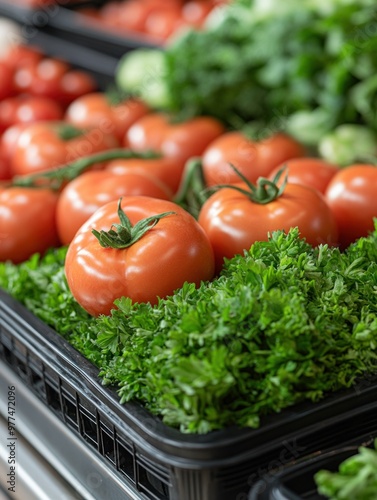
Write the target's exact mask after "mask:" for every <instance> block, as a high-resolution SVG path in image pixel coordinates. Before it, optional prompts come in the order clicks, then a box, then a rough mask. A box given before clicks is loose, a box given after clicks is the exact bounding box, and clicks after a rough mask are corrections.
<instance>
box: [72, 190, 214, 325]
mask: <svg viewBox="0 0 377 500" xmlns="http://www.w3.org/2000/svg"><path fill="white" fill-rule="evenodd" d="M65 272H66V276H67V280H68V285H69V287H70V290H71V292H72V294H73V296H74V297H75V299H76V300H77V302H78V303H79V304H80V305H81V306H82V307H83V308H84V309H85V310H86V311H88V312H89V313H90V314H91V315H93V316H98V315H100V314H109V313H110V311H111V309H114V308H115V305H114V301H115V300H116V299H118V298H120V297H123V296H124V297H129V298H130V299H131V300H132V302H150V303H151V304H155V303H157V302H158V298H159V297H160V298H163V297H166V296H168V295H170V294H172V293H173V292H174V290H176V289H178V288H180V287H181V286H182V285H183V284H184V283H185V282H186V281H188V282H191V283H195V284H196V285H199V284H200V283H201V281H206V280H210V279H212V277H213V275H214V256H213V250H212V247H211V244H210V242H209V240H208V237H207V236H206V234H205V232H204V231H203V229H202V228H201V227H200V225H199V224H198V222H197V221H196V220H195V219H194V217H192V216H191V215H190V214H189V213H188V212H186V211H185V210H184V209H183V208H181V207H179V206H178V205H176V204H175V203H173V202H171V201H165V200H159V199H156V198H150V197H145V196H131V197H127V198H124V199H122V200H120V201H119V202H117V201H112V202H110V203H108V204H106V205H104V206H103V207H101V208H100V209H99V210H97V211H96V212H95V213H94V214H93V215H92V216H91V217H90V218H89V219H88V220H87V222H85V223H84V225H83V226H82V227H81V228H80V229H79V231H78V232H77V233H76V236H75V238H74V239H73V241H72V243H71V244H70V245H69V248H68V253H67V258H66V263H65Z"/></svg>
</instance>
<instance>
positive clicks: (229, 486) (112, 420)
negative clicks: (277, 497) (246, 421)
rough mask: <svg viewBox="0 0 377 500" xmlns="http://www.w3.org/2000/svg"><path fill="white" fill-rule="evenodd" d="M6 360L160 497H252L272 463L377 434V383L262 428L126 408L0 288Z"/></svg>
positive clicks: (93, 445)
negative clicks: (200, 425) (199, 427)
mask: <svg viewBox="0 0 377 500" xmlns="http://www.w3.org/2000/svg"><path fill="white" fill-rule="evenodd" d="M0 359H2V360H3V361H4V362H5V363H6V364H7V365H8V366H9V367H10V368H11V369H12V370H13V372H14V373H16V374H17V375H19V376H21V377H22V379H23V381H24V383H25V385H26V386H27V387H28V388H29V389H30V391H31V392H32V393H33V394H35V395H36V396H37V397H38V398H39V399H40V400H41V401H42V402H43V403H44V404H45V405H46V406H47V407H48V408H49V409H50V410H51V411H52V412H53V413H54V414H55V415H56V416H57V417H58V418H59V419H60V420H61V421H62V422H64V424H65V425H66V426H67V427H68V428H69V429H70V430H71V431H72V432H73V433H74V435H75V436H77V438H78V439H79V440H80V441H82V443H84V444H85V446H87V447H88V449H90V450H91V451H92V452H93V460H95V459H98V460H101V461H104V462H105V463H106V466H107V467H108V468H110V469H111V470H112V471H114V473H115V474H116V475H117V477H118V478H119V480H121V481H123V482H124V483H125V484H127V485H129V486H130V487H132V488H133V489H134V490H135V491H138V492H139V493H140V495H141V498H148V499H156V500H246V499H247V497H248V494H249V491H250V488H251V486H252V485H253V484H255V483H257V482H258V480H260V479H261V478H262V477H264V476H265V474H266V473H268V472H269V471H270V470H271V469H276V468H280V467H282V466H284V465H286V464H289V463H292V462H295V461H297V460H299V459H301V458H303V457H305V456H307V455H310V454H312V453H315V452H318V451H320V450H324V449H327V448H329V447H336V446H339V444H340V443H342V442H344V436H347V437H348V439H352V438H355V439H356V438H357V437H358V436H360V434H361V433H363V434H365V433H376V432H377V382H376V379H374V378H370V379H365V380H362V381H360V383H359V384H358V385H357V386H355V388H354V389H350V390H346V391H339V392H338V393H337V394H333V395H330V396H328V397H327V398H325V399H324V400H323V401H322V402H320V403H316V404H311V403H304V404H300V405H296V406H295V407H292V408H290V409H287V410H285V411H282V412H281V413H280V414H279V415H272V416H270V417H268V418H265V419H263V421H262V425H261V427H260V428H259V429H235V428H232V429H227V430H223V431H216V432H211V433H209V434H207V435H188V434H183V433H180V432H179V431H178V430H176V429H172V428H170V427H168V426H166V425H164V424H163V423H162V422H161V421H160V420H159V419H158V418H157V417H155V416H153V415H151V414H150V413H148V412H147V411H146V410H145V409H144V408H143V407H142V406H141V405H139V404H136V403H127V404H125V405H120V404H119V402H118V397H117V394H116V392H115V391H113V390H112V389H110V388H107V387H104V386H102V384H101V380H100V379H99V378H98V370H97V369H96V368H95V367H94V366H93V365H92V364H91V363H90V362H88V361H87V360H85V359H84V358H83V356H81V355H80V354H79V353H78V352H77V351H76V350H75V349H73V348H72V347H71V346H70V345H69V344H68V343H67V342H66V341H65V340H64V339H63V338H62V337H60V336H59V335H58V334H57V333H56V332H54V331H53V330H52V329H51V328H49V327H48V326H46V325H45V324H44V323H43V322H42V321H40V320H39V319H38V318H36V317H35V316H34V315H33V314H31V313H30V312H29V311H27V310H26V309H25V308H24V307H23V306H22V305H21V304H20V303H18V302H17V301H15V300H14V299H12V298H11V297H10V296H9V295H8V294H6V293H5V292H4V291H2V290H0Z"/></svg>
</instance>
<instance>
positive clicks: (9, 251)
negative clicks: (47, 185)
mask: <svg viewBox="0 0 377 500" xmlns="http://www.w3.org/2000/svg"><path fill="white" fill-rule="evenodd" d="M57 203H58V194H57V193H55V192H54V191H52V190H50V189H39V188H33V189H30V188H24V187H6V188H4V189H1V187H0V261H1V262H4V261H8V260H9V261H11V262H13V263H15V264H18V263H20V262H23V261H25V260H26V259H28V258H29V257H31V256H32V255H33V254H34V253H41V254H43V253H44V252H46V250H48V249H49V248H51V247H56V246H58V245H59V238H58V234H57V229H56V222H55V215H56V206H57Z"/></svg>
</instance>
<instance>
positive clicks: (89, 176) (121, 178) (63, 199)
mask: <svg viewBox="0 0 377 500" xmlns="http://www.w3.org/2000/svg"><path fill="white" fill-rule="evenodd" d="M123 196H150V197H152V198H160V199H162V200H170V199H171V198H172V194H171V192H170V190H169V189H168V188H167V186H165V185H164V184H163V183H162V182H161V181H160V180H159V179H157V178H155V177H152V176H150V175H147V174H146V173H143V172H140V171H139V172H138V171H132V170H129V171H127V172H125V173H124V174H122V175H116V174H114V173H112V172H108V171H91V172H84V173H83V174H81V175H80V176H79V177H77V178H76V179H74V180H73V181H71V182H69V183H68V184H67V185H66V186H65V188H64V189H63V191H62V192H61V194H60V196H59V203H58V208H57V215H56V217H57V218H56V220H57V227H58V233H59V237H60V240H61V242H62V243H63V245H68V244H69V243H70V242H71V241H72V239H73V237H74V236H75V234H76V232H77V231H78V229H80V227H81V226H82V225H83V224H84V222H86V221H87V219H89V217H90V216H91V215H92V214H93V213H94V212H95V211H96V210H97V209H98V208H100V207H102V206H103V205H105V204H106V203H108V202H110V201H112V200H119V198H121V197H123Z"/></svg>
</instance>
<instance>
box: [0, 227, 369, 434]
mask: <svg viewBox="0 0 377 500" xmlns="http://www.w3.org/2000/svg"><path fill="white" fill-rule="evenodd" d="M54 255H55V258H57V262H56V264H54V265H53V263H52V261H50V260H49V259H52V260H53V258H54ZM62 257H63V251H61V253H59V252H58V253H55V254H50V256H48V257H46V258H45V260H42V261H40V268H39V269H40V272H38V271H37V269H36V264H35V262H34V261H33V262H34V264H33V265H32V266H31V264H30V263H26V264H22V265H21V266H20V267H17V266H11V265H9V264H5V265H4V264H3V265H1V266H0V285H1V286H3V287H5V288H6V289H8V290H9V291H10V292H11V293H13V294H15V295H16V296H17V298H19V300H21V301H23V302H25V303H27V304H28V307H30V306H31V307H32V308H33V311H34V312H36V314H38V315H39V316H42V317H43V319H44V320H45V321H46V322H48V323H49V324H52V326H54V327H55V328H56V329H57V330H58V331H59V332H62V333H63V334H64V335H65V336H66V338H67V339H68V341H69V342H71V343H72V345H74V346H75V347H76V348H77V349H79V350H80V351H81V352H82V353H83V354H84V355H85V356H86V357H88V358H89V359H91V360H92V361H93V362H94V363H95V364H96V365H97V366H98V367H99V370H100V375H101V377H102V378H103V382H104V383H105V384H109V385H112V386H114V387H116V388H117V390H118V392H119V396H120V400H121V402H122V403H123V402H126V401H130V400H138V401H140V402H141V403H142V404H143V405H145V407H146V408H147V409H149V410H150V411H151V412H153V413H154V414H156V415H159V416H160V417H161V418H162V419H163V421H164V422H165V423H166V424H168V425H171V426H174V427H178V428H180V429H181V431H183V432H195V433H205V432H208V431H211V430H214V429H220V428H224V427H227V426H232V425H237V426H252V427H258V426H259V425H260V419H261V417H263V415H266V414H269V413H271V412H279V411H281V410H282V409H283V408H286V407H287V406H290V405H293V404H295V403H297V402H299V401H302V400H305V399H306V400H310V401H318V400H320V399H321V398H323V397H324V396H325V395H326V394H328V393H329V392H330V391H336V390H339V389H341V388H345V387H351V386H352V385H354V384H355V383H356V382H357V379H358V377H360V376H362V375H365V374H367V373H375V372H376V368H377V301H376V294H377V227H376V230H375V232H374V233H373V234H371V235H370V236H369V237H368V238H361V239H360V240H358V241H357V242H356V243H355V244H353V245H351V246H350V247H349V249H348V250H347V251H346V252H344V253H341V252H340V251H339V250H338V249H337V248H328V247H327V246H326V245H324V246H319V247H318V248H316V249H313V248H312V247H311V246H310V245H308V244H307V243H306V242H305V241H304V240H302V239H301V238H300V236H299V233H298V230H297V229H292V230H291V231H290V232H289V233H288V234H284V233H283V232H276V233H273V234H272V236H271V238H270V240H269V241H268V242H258V243H255V244H254V245H253V246H252V248H251V249H250V251H249V252H245V255H244V256H237V257H234V258H233V259H231V260H229V261H227V263H226V266H225V269H224V271H223V273H222V274H221V276H219V277H218V278H217V279H215V280H213V281H212V282H208V283H202V285H201V286H200V287H198V288H195V286H194V285H193V284H188V283H186V284H185V285H184V286H183V287H182V288H181V289H179V290H177V291H176V292H175V293H174V294H173V295H172V296H170V297H168V298H166V299H163V300H160V301H159V303H158V304H157V305H155V306H151V305H150V304H144V303H140V304H132V303H131V301H130V300H129V299H127V298H120V299H119V300H118V301H117V302H116V305H117V309H114V310H113V311H112V314H111V315H110V316H101V317H99V318H97V319H93V318H88V317H87V316H85V314H84V313H83V312H82V310H81V309H80V308H78V306H77V304H75V303H74V301H73V299H72V297H70V296H69V292H68V290H67V288H66V283H65V281H64V279H63V274H62V270H61V267H60V265H61V258H62ZM30 266H31V267H32V269H31V272H30V273H29V274H30V275H31V276H30V278H27V273H28V272H29V268H30ZM44 266H47V267H48V270H47V268H45V267H44ZM54 266H55V267H54ZM17 274H19V275H20V278H18V277H17ZM35 274H37V276H38V278H37V277H36V276H35ZM39 275H40V277H39ZM47 276H50V279H49V280H48V278H47ZM19 279H20V281H19ZM44 279H46V280H47V281H46V282H45V283H42V282H43V280H44ZM39 282H41V283H40V284H38V283H39ZM35 283H37V285H36V284H35ZM22 290H25V293H24V294H23V292H22ZM29 294H31V296H32V299H30V297H29ZM63 304H64V307H63ZM59 308H61V309H62V310H63V315H64V318H62V319H61V320H60V319H57V317H56V316H57V315H59V314H60V312H59Z"/></svg>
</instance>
